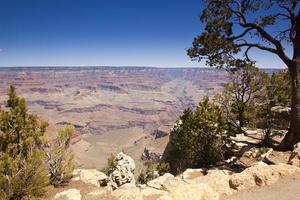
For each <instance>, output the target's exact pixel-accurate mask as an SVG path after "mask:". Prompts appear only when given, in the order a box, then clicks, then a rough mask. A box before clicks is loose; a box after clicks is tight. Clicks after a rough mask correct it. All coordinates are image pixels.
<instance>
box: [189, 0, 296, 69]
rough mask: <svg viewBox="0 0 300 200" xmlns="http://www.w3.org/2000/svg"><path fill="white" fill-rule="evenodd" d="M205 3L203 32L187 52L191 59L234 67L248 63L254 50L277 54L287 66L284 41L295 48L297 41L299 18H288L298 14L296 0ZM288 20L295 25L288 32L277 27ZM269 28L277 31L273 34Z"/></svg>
mask: <svg viewBox="0 0 300 200" xmlns="http://www.w3.org/2000/svg"><path fill="white" fill-rule="evenodd" d="M204 3H205V4H204V9H203V10H202V14H201V16H200V20H201V22H202V23H203V24H204V31H203V32H202V33H201V34H200V35H199V36H197V37H196V38H194V41H193V44H192V47H191V48H190V49H188V51H187V53H188V55H189V56H190V57H191V58H192V59H196V60H201V59H206V61H207V64H209V65H210V66H218V67H223V66H225V67H230V68H231V67H235V66H236V65H237V64H239V63H241V62H244V61H247V60H249V59H250V58H249V56H250V54H249V51H250V50H254V49H255V50H264V51H267V52H270V53H272V54H277V55H278V56H279V57H280V58H281V59H282V60H283V62H285V63H286V64H288V62H287V60H288V56H287V55H285V52H284V48H283V46H282V44H281V41H285V42H286V43H287V44H289V45H292V44H293V42H292V41H293V40H295V32H294V31H295V29H294V28H293V27H292V26H293V23H296V18H295V16H291V17H290V16H289V15H286V11H287V10H288V11H289V12H290V13H291V15H295V14H294V13H298V9H299V8H298V6H297V3H298V1H297V0H286V1H282V0H272V1H271V0H270V1H269V0H268V1H259V0H253V1H247V0H223V1H216V0H205V1H204ZM275 10H276V13H274V11H275ZM282 15H284V16H287V17H286V18H282V17H281V16H282ZM289 17H290V19H291V21H292V23H288V26H289V27H288V28H287V29H283V28H282V27H280V26H278V24H280V23H285V22H286V20H288V19H289ZM276 26H278V27H276ZM269 27H273V28H274V29H276V30H278V31H277V32H276V33H275V32H272V31H270V30H271V29H272V28H270V29H269ZM274 46H275V47H276V48H274Z"/></svg>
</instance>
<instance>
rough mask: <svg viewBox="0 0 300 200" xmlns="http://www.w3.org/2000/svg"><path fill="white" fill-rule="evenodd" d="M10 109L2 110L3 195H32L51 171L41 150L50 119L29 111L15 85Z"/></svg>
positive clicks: (0, 158) (0, 187)
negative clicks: (38, 116)
mask: <svg viewBox="0 0 300 200" xmlns="http://www.w3.org/2000/svg"><path fill="white" fill-rule="evenodd" d="M8 97H9V98H8V101H7V103H6V106H7V109H6V110H0V196H1V197H3V199H9V200H18V199H32V198H35V197H39V196H41V195H42V194H43V193H44V187H45V186H47V185H48V176H47V175H48V173H47V170H46V166H45V163H44V156H45V155H44V152H43V151H42V146H43V137H44V133H45V130H46V127H47V123H45V122H43V121H41V120H39V119H38V118H37V117H36V116H35V115H31V114H29V113H28V110H27V106H26V102H25V100H24V99H23V98H21V97H18V96H17V95H16V92H15V88H14V87H13V86H11V87H10V89H9V92H8Z"/></svg>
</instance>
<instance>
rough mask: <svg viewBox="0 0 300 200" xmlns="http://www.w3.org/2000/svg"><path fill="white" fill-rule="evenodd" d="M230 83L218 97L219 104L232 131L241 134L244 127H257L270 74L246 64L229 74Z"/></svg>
mask: <svg viewBox="0 0 300 200" xmlns="http://www.w3.org/2000/svg"><path fill="white" fill-rule="evenodd" d="M228 77H229V83H226V84H225V85H224V91H223V93H222V94H220V95H218V96H217V99H218V102H219V103H220V105H222V107H223V109H224V111H226V117H227V119H228V120H229V121H230V124H231V125H232V128H233V129H232V130H233V131H235V132H237V133H239V132H240V131H241V130H242V128H243V127H255V126H256V114H257V113H258V110H257V107H258V105H259V104H261V103H264V102H265V100H266V99H265V98H266V96H267V95H266V93H267V84H268V80H269V79H268V74H266V73H265V72H262V71H260V70H259V69H258V68H256V67H254V66H253V65H252V64H246V65H245V66H241V67H240V68H237V70H235V71H230V72H229V76H228Z"/></svg>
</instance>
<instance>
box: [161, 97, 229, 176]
mask: <svg viewBox="0 0 300 200" xmlns="http://www.w3.org/2000/svg"><path fill="white" fill-rule="evenodd" d="M225 130H226V121H225V117H224V114H223V111H222V109H221V108H220V107H219V106H217V105H216V104H215V103H213V102H210V101H209V99H208V98H204V99H203V100H202V101H201V102H200V103H199V105H198V107H197V109H196V110H195V111H194V112H193V111H192V110H190V109H187V110H185V111H184V113H183V115H182V116H181V117H180V119H179V121H178V123H177V124H176V125H175V126H174V128H173V129H172V131H171V134H170V142H169V143H170V149H169V151H167V152H165V153H166V154H167V155H164V157H165V161H166V162H168V163H169V164H170V169H171V172H172V173H175V174H176V173H179V172H181V171H183V170H185V169H186V168H188V167H207V166H209V165H211V164H215V163H216V162H217V161H219V160H221V159H222V157H223V151H222V147H223V141H224V139H225V138H226V137H227V134H226V132H225Z"/></svg>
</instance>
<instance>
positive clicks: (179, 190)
mask: <svg viewBox="0 0 300 200" xmlns="http://www.w3.org/2000/svg"><path fill="white" fill-rule="evenodd" d="M163 190H165V191H168V193H169V196H170V197H171V199H173V200H182V199H189V200H199V199H201V200H218V199H219V194H218V193H217V192H216V191H215V190H213V189H212V188H211V187H210V186H209V185H208V184H205V183H186V182H184V181H182V179H180V178H178V177H177V178H173V179H167V180H166V181H165V183H164V185H163Z"/></svg>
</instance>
